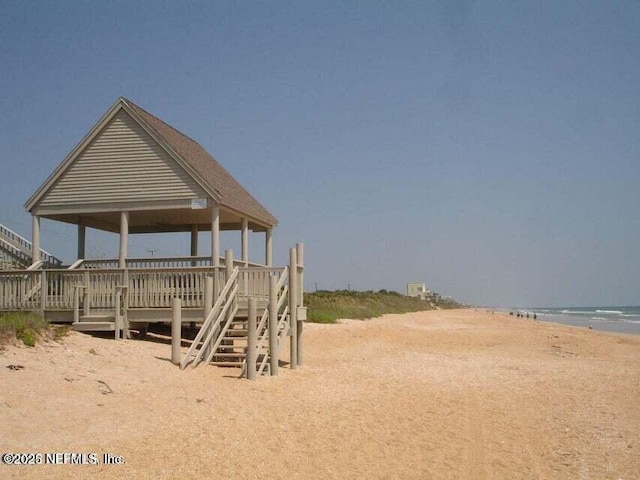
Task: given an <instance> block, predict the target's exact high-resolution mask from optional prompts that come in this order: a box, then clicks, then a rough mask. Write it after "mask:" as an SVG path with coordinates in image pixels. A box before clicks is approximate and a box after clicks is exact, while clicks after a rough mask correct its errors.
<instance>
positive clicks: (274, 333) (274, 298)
mask: <svg viewBox="0 0 640 480" xmlns="http://www.w3.org/2000/svg"><path fill="white" fill-rule="evenodd" d="M279 356H280V355H279V352H278V278H277V277H276V276H275V275H269V367H270V369H271V375H272V376H273V375H277V374H278V357H279Z"/></svg>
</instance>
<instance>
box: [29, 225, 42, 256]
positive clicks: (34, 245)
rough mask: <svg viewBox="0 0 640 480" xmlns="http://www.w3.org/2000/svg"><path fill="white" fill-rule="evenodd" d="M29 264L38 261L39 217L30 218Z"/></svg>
mask: <svg viewBox="0 0 640 480" xmlns="http://www.w3.org/2000/svg"><path fill="white" fill-rule="evenodd" d="M31 220H32V221H31V263H36V262H37V261H39V260H40V217H39V216H37V215H33V216H32V217H31Z"/></svg>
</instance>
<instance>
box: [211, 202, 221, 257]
mask: <svg viewBox="0 0 640 480" xmlns="http://www.w3.org/2000/svg"><path fill="white" fill-rule="evenodd" d="M211 266H212V267H219V266H220V208H219V207H218V206H217V205H214V206H213V207H211Z"/></svg>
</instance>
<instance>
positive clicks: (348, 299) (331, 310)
mask: <svg viewBox="0 0 640 480" xmlns="http://www.w3.org/2000/svg"><path fill="white" fill-rule="evenodd" d="M304 300H305V304H306V306H307V307H308V308H309V310H308V319H309V321H310V322H315V323H336V321H337V320H338V319H339V318H355V319H365V318H375V317H379V316H381V315H384V314H386V313H408V312H419V311H422V310H432V309H433V308H434V307H433V306H432V305H431V304H430V303H429V302H426V301H424V300H420V299H417V298H412V297H407V296H405V295H401V294H399V293H397V292H389V291H386V290H380V291H378V292H373V291H365V292H359V291H353V290H336V291H326V290H321V291H318V292H313V293H305V296H304ZM437 306H438V307H439V308H453V307H456V306H458V304H455V302H448V303H447V304H446V305H442V306H441V305H437Z"/></svg>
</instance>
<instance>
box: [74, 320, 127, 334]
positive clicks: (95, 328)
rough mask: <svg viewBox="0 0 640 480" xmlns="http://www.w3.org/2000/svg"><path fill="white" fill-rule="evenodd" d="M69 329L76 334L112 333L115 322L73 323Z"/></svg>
mask: <svg viewBox="0 0 640 480" xmlns="http://www.w3.org/2000/svg"><path fill="white" fill-rule="evenodd" d="M71 328H73V329H74V330H76V331H78V332H113V331H114V330H115V329H116V324H115V322H74V323H72V324H71Z"/></svg>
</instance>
